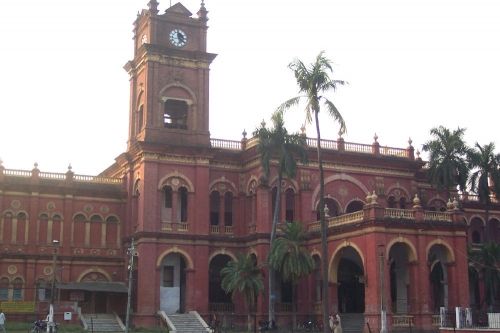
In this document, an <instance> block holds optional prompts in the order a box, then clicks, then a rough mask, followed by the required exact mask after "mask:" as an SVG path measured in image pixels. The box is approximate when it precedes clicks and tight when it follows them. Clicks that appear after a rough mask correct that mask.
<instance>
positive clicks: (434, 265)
mask: <svg viewBox="0 0 500 333" xmlns="http://www.w3.org/2000/svg"><path fill="white" fill-rule="evenodd" d="M449 257H450V254H449V251H448V249H447V248H446V247H445V246H444V245H441V244H436V245H433V246H432V247H431V248H430V249H429V253H428V257H427V260H428V263H429V267H430V273H429V281H430V300H431V302H430V308H431V309H432V310H433V311H434V313H439V308H440V307H448V270H447V263H448V262H449V259H448V258H449Z"/></svg>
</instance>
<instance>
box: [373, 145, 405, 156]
mask: <svg viewBox="0 0 500 333" xmlns="http://www.w3.org/2000/svg"><path fill="white" fill-rule="evenodd" d="M379 151H380V155H386V156H396V157H408V151H407V150H406V149H402V148H393V147H380V150H379Z"/></svg>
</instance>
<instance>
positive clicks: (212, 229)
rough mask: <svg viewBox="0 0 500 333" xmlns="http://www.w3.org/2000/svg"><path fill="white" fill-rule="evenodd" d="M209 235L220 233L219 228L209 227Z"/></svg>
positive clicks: (216, 226) (215, 226)
mask: <svg viewBox="0 0 500 333" xmlns="http://www.w3.org/2000/svg"><path fill="white" fill-rule="evenodd" d="M210 233H211V234H218V233H220V227H219V226H218V225H211V226H210Z"/></svg>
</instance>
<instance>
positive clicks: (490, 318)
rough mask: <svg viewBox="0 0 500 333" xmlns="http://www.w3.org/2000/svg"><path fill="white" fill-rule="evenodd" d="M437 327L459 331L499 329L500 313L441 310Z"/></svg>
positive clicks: (466, 309) (462, 309)
mask: <svg viewBox="0 0 500 333" xmlns="http://www.w3.org/2000/svg"><path fill="white" fill-rule="evenodd" d="M439 326H440V327H442V328H459V329H486V328H500V313H497V312H487V311H484V310H472V309H471V308H459V307H457V308H455V309H446V308H441V309H440V313H439Z"/></svg>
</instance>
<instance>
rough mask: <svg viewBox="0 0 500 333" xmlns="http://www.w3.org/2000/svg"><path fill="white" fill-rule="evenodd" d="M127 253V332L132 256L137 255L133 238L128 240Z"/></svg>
mask: <svg viewBox="0 0 500 333" xmlns="http://www.w3.org/2000/svg"><path fill="white" fill-rule="evenodd" d="M127 255H128V256H129V264H128V292H127V314H126V317H125V333H128V329H129V320H130V298H131V296H132V271H133V269H134V257H136V256H137V255H138V252H137V249H136V248H135V244H134V238H132V240H131V242H130V247H129V248H128V249H127Z"/></svg>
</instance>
